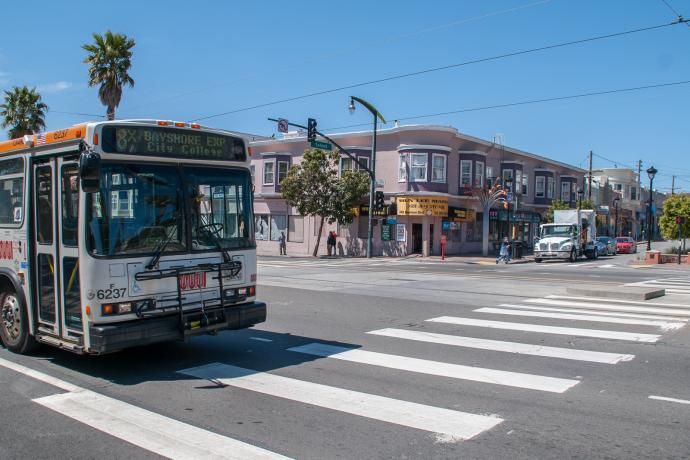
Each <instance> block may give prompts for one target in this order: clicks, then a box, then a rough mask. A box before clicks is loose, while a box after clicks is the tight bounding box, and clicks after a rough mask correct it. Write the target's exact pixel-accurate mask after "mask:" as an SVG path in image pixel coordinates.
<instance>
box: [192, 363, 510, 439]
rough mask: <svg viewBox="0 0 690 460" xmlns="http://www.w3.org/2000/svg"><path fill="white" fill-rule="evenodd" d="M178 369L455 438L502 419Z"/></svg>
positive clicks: (248, 375) (267, 377)
mask: <svg viewBox="0 0 690 460" xmlns="http://www.w3.org/2000/svg"><path fill="white" fill-rule="evenodd" d="M178 372H180V373H182V374H185V375H190V376H193V377H197V378H200V379H206V380H211V381H213V382H219V383H221V384H224V385H229V386H233V387H236V388H243V389H245V390H250V391H254V392H257V393H263V394H267V395H271V396H275V397H278V398H283V399H288V400H291V401H297V402H301V403H305V404H311V405H314V406H318V407H323V408H326V409H331V410H336V411H339V412H345V413H348V414H353V415H358V416H361V417H366V418H371V419H375V420H380V421H384V422H388V423H393V424H396V425H402V426H407V427H411V428H416V429H419V430H424V431H429V432H433V433H439V434H443V435H446V436H450V437H451V438H452V439H457V440H466V439H471V438H473V437H475V436H477V435H479V434H480V433H482V432H483V431H485V430H488V429H491V428H493V427H495V426H496V425H498V424H499V423H501V422H502V421H503V419H501V418H500V417H497V416H487V415H478V414H470V413H467V412H460V411H456V410H451V409H444V408H440V407H434V406H427V405H424V404H417V403H413V402H409V401H402V400H398V399H393V398H388V397H385V396H378V395H372V394H368V393H361V392H358V391H352V390H346V389H344V388H336V387H332V386H328V385H321V384H318V383H311V382H306V381H304V380H297V379H292V378H287V377H281V376H278V375H273V374H268V373H266V372H259V371H255V370H252V369H245V368H242V367H236V366H231V365H229V364H221V363H212V364H208V365H206V366H200V367H196V368H191V369H185V370H181V371H178Z"/></svg>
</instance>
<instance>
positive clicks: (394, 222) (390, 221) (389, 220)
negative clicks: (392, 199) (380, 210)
mask: <svg viewBox="0 0 690 460" xmlns="http://www.w3.org/2000/svg"><path fill="white" fill-rule="evenodd" d="M386 223H387V224H388V225H395V224H397V223H398V219H396V218H395V217H389V218H388V219H387V220H386Z"/></svg>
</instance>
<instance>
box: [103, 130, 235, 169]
mask: <svg viewBox="0 0 690 460" xmlns="http://www.w3.org/2000/svg"><path fill="white" fill-rule="evenodd" d="M101 137H102V139H103V141H102V142H103V144H102V145H103V151H104V152H106V153H126V154H135V155H137V154H138V155H153V156H166V157H176V158H187V159H190V160H224V161H245V160H246V159H247V156H246V153H245V149H244V142H243V141H242V139H240V138H239V137H233V136H228V135H223V134H215V133H206V132H201V131H191V130H187V129H176V128H164V127H160V126H117V125H111V126H104V127H103V131H102V133H101Z"/></svg>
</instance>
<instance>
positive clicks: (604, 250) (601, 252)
mask: <svg viewBox="0 0 690 460" xmlns="http://www.w3.org/2000/svg"><path fill="white" fill-rule="evenodd" d="M594 245H595V246H596V248H597V256H606V255H608V247H606V243H604V242H602V241H599V240H598V239H597V240H596V241H595V242H594Z"/></svg>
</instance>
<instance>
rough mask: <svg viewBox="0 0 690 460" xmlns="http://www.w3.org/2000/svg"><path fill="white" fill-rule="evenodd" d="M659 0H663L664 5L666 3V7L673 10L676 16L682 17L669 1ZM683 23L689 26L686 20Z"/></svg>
mask: <svg viewBox="0 0 690 460" xmlns="http://www.w3.org/2000/svg"><path fill="white" fill-rule="evenodd" d="M661 1H662V2H663V4H664V5H666V6H667V7H668V9H669V10H671V11H672V12H673V14H675V15H676V16H678V18H679V19H682V18H683V15H682V14H680V13H679V12H678V11H677V10H676V9H675V8H673V7H672V6H671V4H670V3H669V2H667V1H666V0H661ZM685 25H686V26H688V27H690V24H688V23H687V22H686V23H685Z"/></svg>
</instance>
